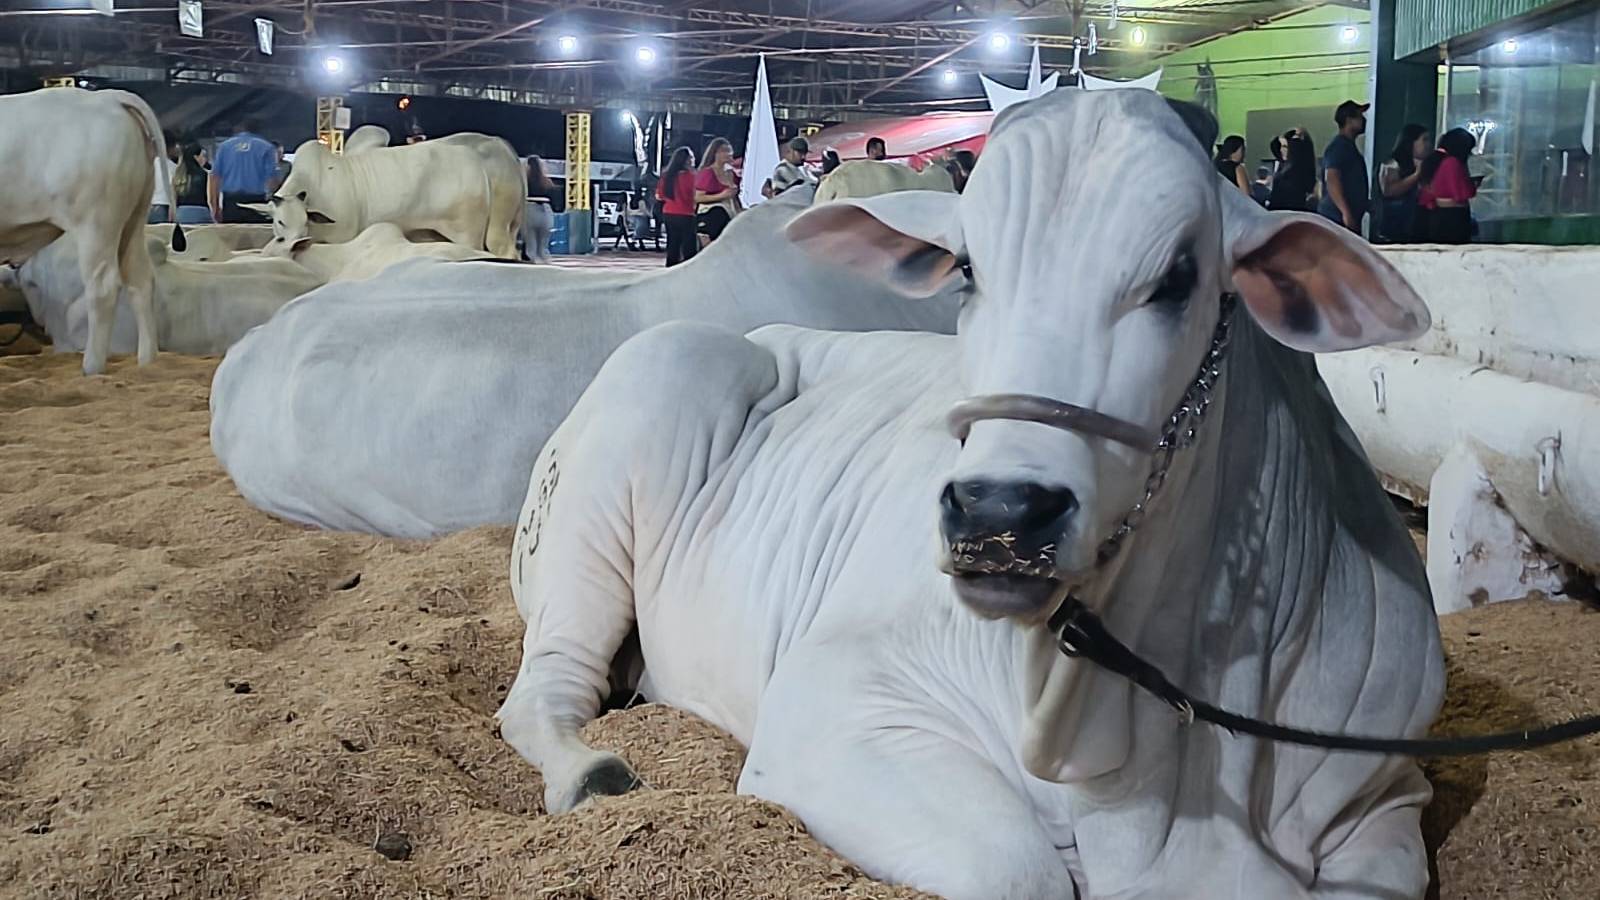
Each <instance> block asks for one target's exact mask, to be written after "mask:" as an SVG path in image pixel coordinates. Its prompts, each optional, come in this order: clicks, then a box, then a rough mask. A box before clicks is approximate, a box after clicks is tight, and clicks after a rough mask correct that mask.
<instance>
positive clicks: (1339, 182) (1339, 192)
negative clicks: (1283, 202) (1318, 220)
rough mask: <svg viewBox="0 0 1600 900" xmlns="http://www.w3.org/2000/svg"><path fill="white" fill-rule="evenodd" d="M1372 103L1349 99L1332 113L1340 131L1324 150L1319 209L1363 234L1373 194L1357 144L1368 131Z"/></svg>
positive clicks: (1364, 162) (1333, 219)
mask: <svg viewBox="0 0 1600 900" xmlns="http://www.w3.org/2000/svg"><path fill="white" fill-rule="evenodd" d="M1369 106H1371V104H1369V103H1357V102H1355V101H1354V100H1346V101H1345V102H1343V103H1341V104H1339V107H1338V109H1335V110H1334V112H1333V122H1334V124H1335V125H1338V126H1339V133H1338V134H1336V135H1334V136H1333V140H1331V141H1329V142H1328V147H1327V149H1326V150H1324V151H1323V152H1322V202H1321V203H1319V204H1318V205H1317V212H1318V213H1320V214H1321V215H1322V217H1323V218H1325V219H1329V220H1331V221H1332V222H1334V223H1336V224H1339V225H1343V226H1344V227H1346V228H1348V229H1350V230H1351V231H1353V232H1355V233H1356V234H1360V233H1361V220H1362V219H1364V218H1366V215H1367V206H1368V205H1369V203H1370V200H1371V196H1372V187H1371V184H1370V180H1369V179H1370V176H1369V175H1368V174H1367V159H1366V157H1364V156H1362V155H1361V148H1360V147H1357V146H1356V138H1358V137H1361V136H1362V135H1363V134H1366V133H1367V108H1368V107H1369Z"/></svg>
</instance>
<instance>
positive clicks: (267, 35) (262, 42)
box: [256, 19, 276, 56]
mask: <svg viewBox="0 0 1600 900" xmlns="http://www.w3.org/2000/svg"><path fill="white" fill-rule="evenodd" d="M275 27H276V26H274V25H273V24H272V20H271V19H257V20H256V46H257V47H260V48H261V52H262V53H265V54H266V55H268V56H271V55H272V30H273V28H275Z"/></svg>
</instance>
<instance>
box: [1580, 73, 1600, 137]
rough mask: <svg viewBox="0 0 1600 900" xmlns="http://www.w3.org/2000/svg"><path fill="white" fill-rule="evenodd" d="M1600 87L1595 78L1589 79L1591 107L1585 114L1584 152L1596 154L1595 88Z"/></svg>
mask: <svg viewBox="0 0 1600 900" xmlns="http://www.w3.org/2000/svg"><path fill="white" fill-rule="evenodd" d="M1596 87H1600V85H1597V84H1596V82H1595V80H1594V79H1590V81H1589V108H1588V110H1587V111H1586V112H1584V114H1583V152H1585V153H1587V154H1589V155H1590V156H1593V155H1594V102H1595V89H1596Z"/></svg>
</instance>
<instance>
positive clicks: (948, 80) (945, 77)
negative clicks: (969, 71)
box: [939, 69, 961, 85]
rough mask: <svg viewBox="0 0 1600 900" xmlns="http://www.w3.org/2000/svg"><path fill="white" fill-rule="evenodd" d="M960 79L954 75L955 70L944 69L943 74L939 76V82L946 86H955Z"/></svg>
mask: <svg viewBox="0 0 1600 900" xmlns="http://www.w3.org/2000/svg"><path fill="white" fill-rule="evenodd" d="M960 77H961V76H960V75H957V74H956V70H955V69H945V70H944V72H942V73H941V74H940V75H939V80H940V81H942V82H944V83H945V84H947V85H951V84H955V83H956V81H957V80H958V79H960Z"/></svg>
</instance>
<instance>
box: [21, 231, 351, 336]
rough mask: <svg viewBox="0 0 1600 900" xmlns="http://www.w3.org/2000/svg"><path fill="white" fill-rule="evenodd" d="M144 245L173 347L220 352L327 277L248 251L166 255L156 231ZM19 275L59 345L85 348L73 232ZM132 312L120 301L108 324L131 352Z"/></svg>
mask: <svg viewBox="0 0 1600 900" xmlns="http://www.w3.org/2000/svg"><path fill="white" fill-rule="evenodd" d="M169 230H170V229H169ZM202 243H203V242H202ZM146 250H147V252H148V253H149V255H150V259H151V261H152V262H153V263H154V271H155V313H156V333H157V335H158V339H159V340H160V342H161V348H162V349H163V350H167V351H169V352H172V353H189V354H197V355H202V356H204V355H211V354H216V353H221V352H222V351H224V350H226V349H228V346H229V345H231V344H232V343H233V342H234V341H237V340H238V339H240V338H241V337H243V336H244V335H245V333H246V332H248V331H249V330H250V329H252V328H254V327H256V326H257V325H260V324H261V323H262V322H265V321H267V320H268V319H270V318H271V317H272V315H273V313H275V312H277V311H278V310H279V309H280V308H282V307H283V305H284V304H285V303H288V302H289V301H290V300H293V299H294V298H295V297H298V296H300V295H301V294H303V293H305V292H307V291H310V290H313V289H315V288H317V287H320V286H321V285H322V283H323V281H324V279H323V278H322V277H320V276H318V275H316V274H315V273H313V272H311V271H310V270H309V269H307V268H306V267H304V266H302V265H300V264H298V263H296V262H294V261H293V260H289V259H264V258H262V257H260V256H258V255H253V254H247V255H244V256H241V257H239V258H236V259H228V260H225V261H218V262H190V261H188V260H186V259H184V258H183V257H182V256H180V255H173V256H170V257H169V256H168V250H167V246H166V245H165V244H164V243H162V242H161V241H160V240H158V239H154V238H147V239H146ZM17 282H18V286H19V287H21V288H22V292H23V294H24V295H26V296H27V298H28V308H29V311H30V313H31V315H32V316H33V318H34V320H35V321H37V322H39V323H40V324H41V325H43V326H44V329H45V331H47V332H49V334H50V340H51V342H52V343H53V344H54V346H55V349H56V351H57V352H67V351H79V350H82V349H83V348H84V346H85V343H86V341H87V340H88V331H89V326H88V316H87V310H86V305H87V304H86V303H85V302H84V301H82V300H80V299H78V297H79V295H80V294H81V292H82V285H83V282H82V281H80V280H79V276H78V261H77V245H76V243H75V242H74V241H73V239H72V237H71V236H70V235H67V236H64V237H62V238H61V239H60V240H57V241H56V242H55V243H53V244H51V245H50V246H48V247H46V248H45V249H44V250H43V251H41V252H40V253H39V254H37V255H36V256H34V258H33V259H30V260H28V261H27V262H26V263H24V264H23V265H22V268H21V269H19V270H18V271H17ZM128 312H129V311H128V308H127V306H126V305H122V306H118V307H117V312H116V317H115V319H114V320H113V323H112V327H111V329H110V332H111V342H110V344H111V345H110V350H111V352H113V353H127V352H130V351H131V350H132V349H133V347H134V345H135V343H136V332H135V328H134V322H133V318H132V316H130V315H129V314H128Z"/></svg>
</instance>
